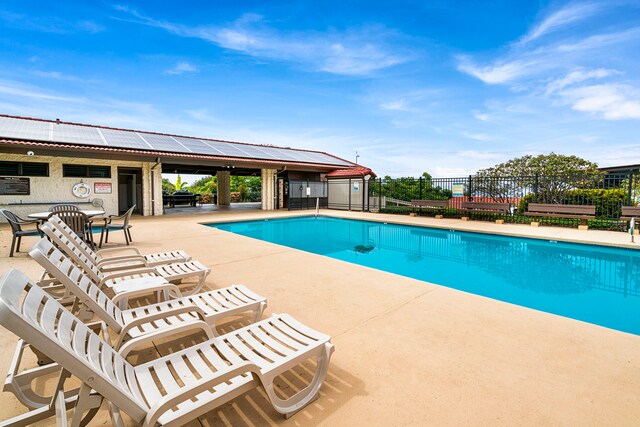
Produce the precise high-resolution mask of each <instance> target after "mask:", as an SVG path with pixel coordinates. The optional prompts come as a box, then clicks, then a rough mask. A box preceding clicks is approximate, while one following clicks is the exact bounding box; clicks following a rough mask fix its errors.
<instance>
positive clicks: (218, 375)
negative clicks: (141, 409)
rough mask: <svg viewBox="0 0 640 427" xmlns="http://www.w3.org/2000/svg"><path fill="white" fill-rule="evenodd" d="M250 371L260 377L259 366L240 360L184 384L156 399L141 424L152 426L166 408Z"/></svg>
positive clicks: (147, 426)
mask: <svg viewBox="0 0 640 427" xmlns="http://www.w3.org/2000/svg"><path fill="white" fill-rule="evenodd" d="M247 373H251V374H252V376H253V377H254V378H256V377H258V378H260V377H261V376H262V373H261V371H260V367H259V366H258V365H256V364H255V363H251V362H242V363H239V364H237V365H232V366H230V367H229V368H228V369H226V370H224V371H218V372H215V373H212V374H210V375H205V376H204V377H202V378H201V379H200V380H199V381H198V382H197V383H195V384H194V385H193V386H191V387H189V386H185V387H184V388H182V389H180V390H178V391H177V392H175V393H170V394H167V395H166V396H164V397H163V398H162V399H160V400H158V401H157V402H156V403H155V405H153V406H152V407H151V408H150V409H149V411H148V412H147V417H146V418H145V420H144V423H143V424H142V425H143V426H144V427H150V426H154V425H155V424H156V422H157V421H158V418H160V416H161V415H162V414H163V413H165V412H166V411H167V410H169V409H171V408H173V407H175V406H176V405H177V404H178V403H181V402H184V401H185V400H189V399H192V398H193V396H195V395H197V394H200V393H202V392H203V391H205V390H209V389H211V388H213V387H215V386H216V385H218V384H221V383H223V382H226V381H229V380H231V379H233V378H235V377H237V376H238V375H242V374H247Z"/></svg>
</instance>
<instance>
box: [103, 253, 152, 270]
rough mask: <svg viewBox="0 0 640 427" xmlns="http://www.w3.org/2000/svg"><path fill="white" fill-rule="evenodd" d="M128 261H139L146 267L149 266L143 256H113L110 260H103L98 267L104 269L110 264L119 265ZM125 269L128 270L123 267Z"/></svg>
mask: <svg viewBox="0 0 640 427" xmlns="http://www.w3.org/2000/svg"><path fill="white" fill-rule="evenodd" d="M127 261H138V262H141V263H142V264H143V265H144V266H145V267H147V266H148V265H147V260H146V258H145V257H143V256H142V255H122V256H112V257H108V258H102V259H101V260H99V261H98V262H97V263H96V264H97V265H98V267H99V268H102V267H104V266H107V265H109V264H118V263H122V262H127ZM123 269H126V266H125V267H123Z"/></svg>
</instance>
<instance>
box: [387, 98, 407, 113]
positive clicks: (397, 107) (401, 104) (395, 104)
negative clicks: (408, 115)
mask: <svg viewBox="0 0 640 427" xmlns="http://www.w3.org/2000/svg"><path fill="white" fill-rule="evenodd" d="M380 108H382V109H383V110H391V111H407V109H408V108H407V103H406V101H405V100H404V99H397V100H395V101H389V102H384V103H382V104H380Z"/></svg>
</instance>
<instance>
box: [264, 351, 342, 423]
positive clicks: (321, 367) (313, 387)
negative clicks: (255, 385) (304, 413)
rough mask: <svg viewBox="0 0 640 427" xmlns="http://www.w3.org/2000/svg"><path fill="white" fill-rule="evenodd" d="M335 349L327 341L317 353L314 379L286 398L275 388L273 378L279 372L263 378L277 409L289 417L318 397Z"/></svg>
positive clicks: (267, 391)
mask: <svg viewBox="0 0 640 427" xmlns="http://www.w3.org/2000/svg"><path fill="white" fill-rule="evenodd" d="M334 349H335V347H334V346H333V344H331V343H326V344H325V345H324V347H322V348H320V349H319V352H318V354H316V363H317V366H316V372H315V374H314V377H313V380H312V381H311V382H310V383H309V385H308V386H306V387H305V388H303V389H302V390H300V391H299V392H297V393H296V394H294V395H293V396H291V397H290V398H288V399H286V400H283V399H280V398H279V397H278V396H277V395H276V393H275V391H274V390H273V379H274V378H275V377H276V376H278V374H279V373H274V375H273V376H270V377H269V378H263V380H265V381H266V384H265V383H262V386H263V387H264V391H265V392H266V393H267V396H268V397H269V400H270V401H271V404H272V405H273V407H274V408H275V410H276V411H278V412H280V413H281V414H283V415H284V416H285V418H289V417H291V416H292V415H294V414H296V413H297V412H299V411H300V410H302V409H303V408H304V407H305V406H307V405H308V404H309V403H311V402H313V401H314V400H315V399H317V398H318V391H319V390H320V387H321V386H322V383H323V382H324V378H325V376H326V375H327V371H328V370H329V360H330V359H331V354H333V351H334Z"/></svg>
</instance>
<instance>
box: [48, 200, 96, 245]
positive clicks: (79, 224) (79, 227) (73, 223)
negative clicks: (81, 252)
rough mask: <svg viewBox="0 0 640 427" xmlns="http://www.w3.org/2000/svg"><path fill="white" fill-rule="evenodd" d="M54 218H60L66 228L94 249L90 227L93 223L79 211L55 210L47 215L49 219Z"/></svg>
mask: <svg viewBox="0 0 640 427" xmlns="http://www.w3.org/2000/svg"><path fill="white" fill-rule="evenodd" d="M54 215H55V216H56V217H58V218H60V220H61V221H63V222H64V223H65V224H67V226H68V227H69V228H70V229H71V230H73V232H74V233H75V234H76V235H77V236H78V237H80V238H81V239H83V240H84V241H85V242H87V243H88V244H89V245H90V246H91V247H92V248H95V246H96V245H95V243H94V242H93V230H92V228H91V226H92V225H93V221H91V219H89V217H88V216H87V214H85V213H84V212H82V211H80V210H73V209H68V210H62V209H61V210H57V211H55V212H51V213H50V214H49V218H51V217H53V216H54Z"/></svg>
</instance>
